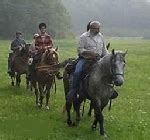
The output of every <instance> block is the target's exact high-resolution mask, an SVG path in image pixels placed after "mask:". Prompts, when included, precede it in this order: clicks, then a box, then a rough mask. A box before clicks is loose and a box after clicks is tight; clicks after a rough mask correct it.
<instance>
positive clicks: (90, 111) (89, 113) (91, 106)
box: [88, 102, 93, 116]
mask: <svg viewBox="0 0 150 140" xmlns="http://www.w3.org/2000/svg"><path fill="white" fill-rule="evenodd" d="M92 109H93V105H92V102H91V103H90V109H89V112H88V116H91V114H92Z"/></svg>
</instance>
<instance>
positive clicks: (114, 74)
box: [110, 56, 125, 77]
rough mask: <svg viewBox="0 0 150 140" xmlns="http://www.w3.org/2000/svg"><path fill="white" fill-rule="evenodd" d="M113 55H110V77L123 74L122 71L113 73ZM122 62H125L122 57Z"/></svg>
mask: <svg viewBox="0 0 150 140" xmlns="http://www.w3.org/2000/svg"><path fill="white" fill-rule="evenodd" d="M113 59H114V58H113V56H112V57H111V65H110V66H111V67H110V73H111V75H112V77H115V76H119V75H120V76H124V72H123V73H115V71H114V69H113ZM123 62H124V63H125V60H124V59H123Z"/></svg>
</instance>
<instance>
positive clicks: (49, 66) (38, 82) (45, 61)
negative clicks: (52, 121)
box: [31, 49, 59, 109]
mask: <svg viewBox="0 0 150 140" xmlns="http://www.w3.org/2000/svg"><path fill="white" fill-rule="evenodd" d="M56 51H57V49H49V50H46V51H45V52H44V53H43V54H42V58H41V61H40V62H39V63H38V64H37V66H36V70H35V72H34V73H33V74H32V78H31V83H32V85H33V87H34V90H35V97H36V104H37V105H38V106H39V107H42V105H43V98H44V96H46V109H49V106H48V104H49V97H50V89H51V87H52V86H53V84H56V83H55V74H56V73H57V72H58V68H59V62H58V54H57V52H56ZM38 91H39V92H38Z"/></svg>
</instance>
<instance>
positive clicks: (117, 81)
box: [113, 75, 124, 86]
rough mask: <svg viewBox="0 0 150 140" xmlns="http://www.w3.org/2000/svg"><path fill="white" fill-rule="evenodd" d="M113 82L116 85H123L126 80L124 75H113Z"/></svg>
mask: <svg viewBox="0 0 150 140" xmlns="http://www.w3.org/2000/svg"><path fill="white" fill-rule="evenodd" d="M113 82H114V85H115V86H121V85H122V84H123V82H124V78H123V76H122V75H116V76H115V77H113Z"/></svg>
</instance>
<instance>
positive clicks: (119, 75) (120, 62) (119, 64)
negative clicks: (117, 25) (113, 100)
mask: <svg viewBox="0 0 150 140" xmlns="http://www.w3.org/2000/svg"><path fill="white" fill-rule="evenodd" d="M126 54H127V51H125V52H122V51H115V50H114V49H113V50H112V56H111V75H112V81H113V83H114V85H116V86H121V85H122V84H123V82H124V67H125V64H126V63H125V56H126Z"/></svg>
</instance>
